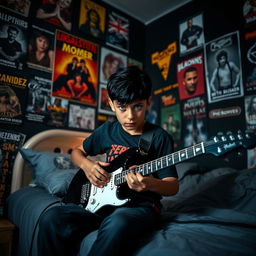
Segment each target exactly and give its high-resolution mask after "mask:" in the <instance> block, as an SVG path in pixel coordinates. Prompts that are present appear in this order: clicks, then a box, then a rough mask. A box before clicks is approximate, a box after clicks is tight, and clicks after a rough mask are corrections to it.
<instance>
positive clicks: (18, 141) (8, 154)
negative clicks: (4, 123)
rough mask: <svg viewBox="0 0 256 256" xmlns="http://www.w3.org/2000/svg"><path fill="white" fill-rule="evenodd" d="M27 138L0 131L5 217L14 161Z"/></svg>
mask: <svg viewBox="0 0 256 256" xmlns="http://www.w3.org/2000/svg"><path fill="white" fill-rule="evenodd" d="M25 137H26V136H25V135H24V134H22V133H19V132H15V131H10V130H8V131H7V130H3V129H0V216H3V212H4V207H5V203H6V199H7V197H8V196H9V194H10V192H11V181H12V169H13V163H14V159H15V157H16V154H17V153H18V149H19V148H21V147H22V145H23V143H24V141H25Z"/></svg>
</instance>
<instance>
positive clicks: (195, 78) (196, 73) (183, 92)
mask: <svg viewBox="0 0 256 256" xmlns="http://www.w3.org/2000/svg"><path fill="white" fill-rule="evenodd" d="M177 79H178V84H179V97H180V99H181V100H183V99H188V98H192V97H196V96H198V95H201V94H204V93H205V81H204V60H203V54H199V55H197V56H195V57H192V58H189V59H186V60H184V61H182V62H180V63H178V64H177Z"/></svg>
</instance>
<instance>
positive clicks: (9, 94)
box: [0, 71, 28, 125]
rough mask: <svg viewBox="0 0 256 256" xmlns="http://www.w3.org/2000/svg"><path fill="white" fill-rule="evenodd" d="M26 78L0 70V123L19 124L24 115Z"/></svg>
mask: <svg viewBox="0 0 256 256" xmlns="http://www.w3.org/2000/svg"><path fill="white" fill-rule="evenodd" d="M27 87H28V79H27V78H25V77H24V76H22V75H13V74H10V73H2V72H1V71H0V123H6V124H15V125H20V124H22V123H23V119H24V115H25V104H26V100H27Z"/></svg>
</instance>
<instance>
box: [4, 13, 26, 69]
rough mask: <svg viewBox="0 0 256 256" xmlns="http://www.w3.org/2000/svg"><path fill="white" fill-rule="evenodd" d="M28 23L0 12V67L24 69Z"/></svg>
mask: <svg viewBox="0 0 256 256" xmlns="http://www.w3.org/2000/svg"><path fill="white" fill-rule="evenodd" d="M27 27H28V22H27V21H25V20H22V19H20V18H17V17H15V16H12V15H10V14H8V13H5V12H2V11H1V10H0V66H2V67H5V68H14V69H18V70H23V69H24V64H25V62H26V56H27Z"/></svg>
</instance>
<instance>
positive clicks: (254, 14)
mask: <svg viewBox="0 0 256 256" xmlns="http://www.w3.org/2000/svg"><path fill="white" fill-rule="evenodd" d="M243 16H244V20H245V24H246V26H251V25H252V24H255V22H256V2H255V0H244V5H243Z"/></svg>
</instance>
